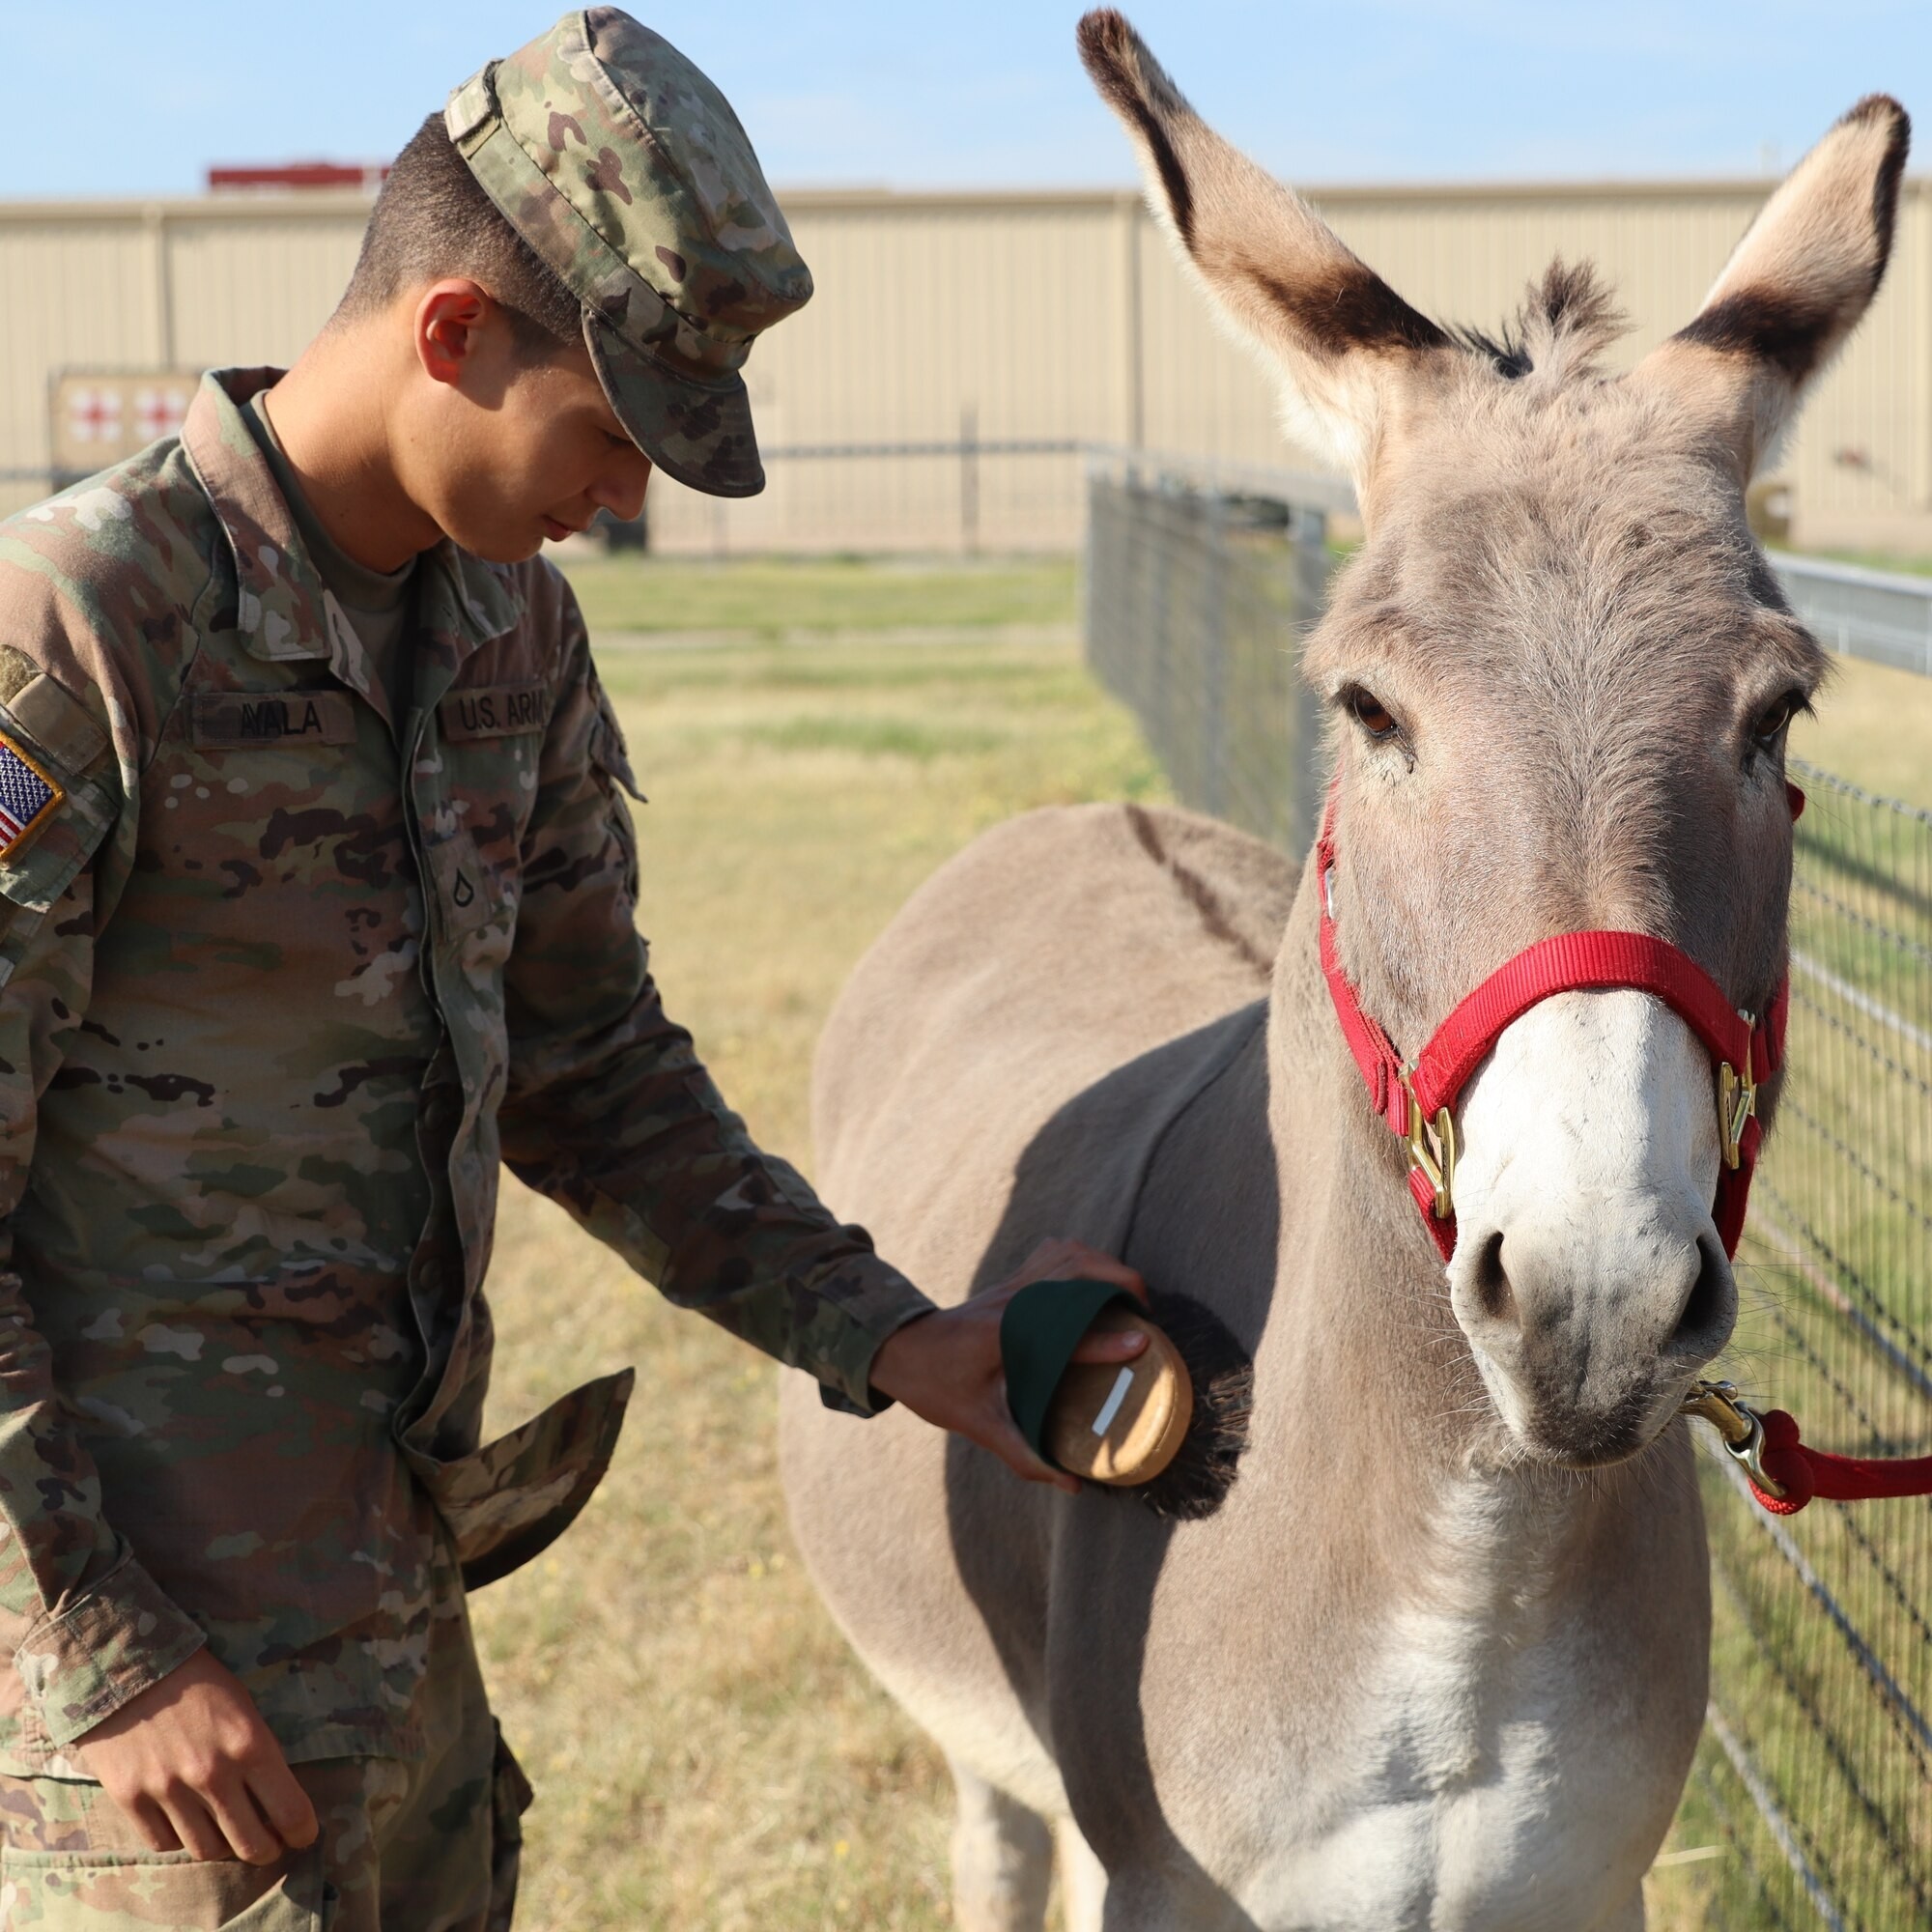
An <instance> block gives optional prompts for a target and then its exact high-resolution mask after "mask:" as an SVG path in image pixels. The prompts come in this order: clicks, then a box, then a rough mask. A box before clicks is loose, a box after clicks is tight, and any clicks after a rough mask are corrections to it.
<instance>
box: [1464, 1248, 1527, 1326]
mask: <svg viewBox="0 0 1932 1932" xmlns="http://www.w3.org/2000/svg"><path fill="white" fill-rule="evenodd" d="M1470 1286H1471V1287H1472V1288H1473V1289H1474V1290H1475V1294H1476V1304H1477V1306H1478V1307H1479V1308H1481V1309H1482V1311H1483V1313H1484V1314H1485V1315H1487V1316H1488V1317H1489V1318H1490V1320H1491V1321H1515V1320H1516V1291H1515V1290H1514V1289H1512V1288H1511V1287H1510V1278H1509V1271H1508V1270H1507V1269H1506V1268H1505V1267H1504V1266H1503V1237H1502V1235H1501V1233H1500V1232H1498V1233H1496V1234H1493V1235H1492V1236H1490V1238H1489V1239H1488V1240H1487V1241H1485V1242H1484V1243H1483V1245H1482V1248H1481V1250H1480V1251H1479V1252H1478V1254H1477V1256H1476V1268H1475V1277H1474V1279H1473V1281H1472V1282H1471V1284H1470Z"/></svg>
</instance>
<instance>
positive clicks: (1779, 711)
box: [1751, 691, 1810, 752]
mask: <svg viewBox="0 0 1932 1932" xmlns="http://www.w3.org/2000/svg"><path fill="white" fill-rule="evenodd" d="M1809 708H1810V706H1809V701H1808V700H1807V699H1806V697H1805V696H1804V693H1803V692H1802V691H1787V692H1785V693H1784V695H1783V696H1781V697H1778V698H1776V699H1775V700H1774V701H1773V702H1772V703H1770V704H1767V705H1766V706H1765V708H1764V709H1763V710H1762V711H1760V712H1759V713H1758V715H1757V717H1756V718H1755V720H1753V721H1752V724H1751V740H1752V742H1753V743H1754V744H1756V745H1757V746H1758V748H1759V749H1760V750H1762V751H1767V752H1768V751H1770V750H1771V749H1772V747H1773V746H1775V745H1776V743H1777V740H1778V738H1779V736H1780V735H1781V734H1782V732H1783V730H1784V727H1785V726H1786V725H1789V724H1790V723H1791V721H1792V720H1793V719H1794V718H1795V717H1797V715H1798V714H1799V713H1800V712H1801V711H1805V710H1808V709H1809Z"/></svg>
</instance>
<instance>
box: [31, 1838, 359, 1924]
mask: <svg viewBox="0 0 1932 1932" xmlns="http://www.w3.org/2000/svg"><path fill="white" fill-rule="evenodd" d="M322 1901H323V1876H322V1847H321V1846H320V1845H311V1846H310V1847H309V1849H308V1850H307V1851H305V1852H297V1853H296V1854H294V1856H293V1857H292V1858H291V1859H290V1860H289V1861H288V1862H287V1863H286V1864H284V1865H281V1866H279V1867H277V1866H273V1865H269V1866H259V1865H248V1864H243V1863H242V1862H241V1861H240V1860H239V1859H215V1860H201V1859H197V1858H195V1857H194V1855H193V1854H192V1853H190V1852H147V1851H140V1852H134V1851H90V1852H22V1851H14V1849H12V1848H11V1847H10V1848H8V1849H6V1850H0V1932H324V1923H325V1921H324V1918H323V1909H322Z"/></svg>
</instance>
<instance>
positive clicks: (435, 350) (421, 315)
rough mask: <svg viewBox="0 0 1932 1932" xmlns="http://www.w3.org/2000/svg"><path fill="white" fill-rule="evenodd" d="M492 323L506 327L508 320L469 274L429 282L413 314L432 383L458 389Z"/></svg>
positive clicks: (419, 355)
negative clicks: (486, 330) (485, 329)
mask: <svg viewBox="0 0 1932 1932" xmlns="http://www.w3.org/2000/svg"><path fill="white" fill-rule="evenodd" d="M493 324H494V325H495V326H496V327H500V328H507V327H509V319H508V317H507V316H506V315H505V314H504V313H503V311H502V310H501V309H500V308H499V307H498V306H497V302H496V301H495V299H494V298H492V296H491V294H490V292H489V290H487V289H486V288H484V287H483V285H482V284H481V283H480V282H472V281H471V280H469V277H468V276H467V275H443V276H441V277H440V278H439V279H438V280H436V281H434V282H431V283H430V285H429V286H428V287H427V288H425V289H423V290H421V291H419V292H418V293H417V295H416V296H415V298H414V308H413V310H412V314H411V325H412V328H413V330H414V333H415V348H416V360H417V361H418V362H420V363H421V364H422V369H423V374H424V375H426V376H427V377H428V378H429V379H430V381H431V382H432V383H445V384H449V385H450V386H451V387H453V388H460V387H461V386H462V385H463V380H464V378H465V376H466V375H467V374H468V373H469V370H470V368H471V367H472V365H473V361H474V357H475V355H476V350H477V346H478V342H479V339H480V334H481V331H482V330H483V329H484V328H486V327H490V326H491V325H493Z"/></svg>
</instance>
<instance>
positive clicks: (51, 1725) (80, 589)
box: [0, 490, 315, 1863]
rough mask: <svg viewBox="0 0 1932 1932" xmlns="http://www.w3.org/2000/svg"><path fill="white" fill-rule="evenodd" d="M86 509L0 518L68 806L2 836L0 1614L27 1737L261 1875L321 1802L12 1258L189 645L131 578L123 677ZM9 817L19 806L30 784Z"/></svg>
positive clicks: (34, 711) (35, 751) (3, 700)
mask: <svg viewBox="0 0 1932 1932" xmlns="http://www.w3.org/2000/svg"><path fill="white" fill-rule="evenodd" d="M110 494H111V493H108V492H106V491H104V490H97V491H96V492H95V493H94V497H95V498H96V499H104V498H107V497H109V496H110ZM79 500H80V503H81V505H82V507H90V508H92V510H93V512H94V518H93V524H92V526H91V529H92V535H91V536H90V535H89V534H88V532H89V530H90V526H89V525H88V524H87V523H86V522H85V521H84V520H83V519H81V518H80V517H79V516H78V515H77V514H76V513H75V508H74V502H73V500H72V498H71V497H70V498H62V499H59V504H58V511H59V513H58V514H57V506H56V505H46V506H43V511H42V513H40V514H39V516H38V520H37V522H31V523H30V522H24V521H16V522H15V523H14V524H12V525H9V526H5V527H4V528H0V639H4V641H0V705H4V707H5V708H4V710H0V735H4V736H5V738H6V739H8V740H9V741H11V743H12V745H13V746H14V748H15V749H16V750H17V751H18V752H20V753H25V754H26V755H27V756H28V757H29V758H31V759H32V760H33V761H34V763H35V764H36V765H37V766H39V767H40V769H41V771H42V772H43V775H44V776H45V777H47V778H50V779H52V780H53V781H55V782H57V783H58V784H59V786H60V788H61V792H62V794H63V796H62V797H61V798H60V799H59V801H58V802H57V804H54V805H52V806H51V807H49V808H48V809H47V810H46V811H45V813H44V816H43V818H42V819H41V820H40V821H39V822H38V823H36V824H34V825H33V827H32V836H31V837H30V838H18V839H13V838H9V837H7V836H4V833H5V828H4V827H0V844H4V845H6V846H7V848H8V849H6V850H4V851H0V1613H4V1614H5V1616H6V1617H7V1619H8V1620H9V1621H10V1622H11V1623H12V1625H13V1626H14V1628H15V1629H23V1630H24V1631H25V1635H24V1636H23V1637H22V1638H21V1640H20V1642H19V1645H18V1647H17V1649H16V1650H15V1652H14V1660H13V1661H14V1669H15V1671H16V1672H17V1674H18V1676H19V1679H20V1683H21V1687H22V1694H23V1695H24V1698H25V1700H26V1702H27V1704H28V1705H29V1706H31V1709H32V1714H33V1719H35V1720H36V1721H35V1722H34V1723H33V1724H32V1726H31V1730H32V1731H34V1732H37V1733H38V1737H39V1740H40V1741H41V1742H43V1743H44V1744H46V1745H49V1746H51V1747H54V1750H55V1751H56V1753H71V1754H57V1755H56V1756H55V1757H54V1759H53V1763H54V1765H55V1766H56V1767H61V1768H64V1770H65V1774H66V1775H68V1776H73V1775H74V1773H75V1766H76V1764H77V1765H78V1766H80V1767H82V1768H84V1771H85V1773H86V1774H87V1775H91V1776H95V1777H98V1778H99V1781H100V1783H101V1785H102V1786H103V1788H104V1789H105V1790H106V1791H107V1793H108V1795H109V1796H110V1797H111V1798H113V1799H114V1801H115V1802H116V1804H119V1805H120V1806H121V1807H122V1808H123V1809H124V1810H126V1811H127V1812H128V1814H129V1815H130V1816H131V1817H132V1818H133V1819H134V1821H135V1823H136V1825H137V1826H138V1827H139V1829H140V1831H141V1833H142V1834H143V1836H144V1837H145V1838H146V1839H147V1841H148V1843H149V1844H150V1845H151V1846H153V1848H154V1849H155V1850H156V1851H172V1850H175V1849H178V1848H181V1847H185V1848H186V1849H188V1850H189V1851H191V1852H193V1853H194V1854H195V1855H196V1856H197V1857H200V1858H208V1859H213V1858H229V1857H237V1858H242V1859H246V1860H249V1861H251V1862H257V1863H260V1862H266V1861H270V1860H271V1859H272V1858H274V1857H276V1856H279V1853H280V1848H281V1845H282V1844H284V1843H286V1844H292V1845H299V1844H306V1843H308V1842H309V1841H310V1840H311V1839H312V1838H313V1836H314V1833H315V1819H314V1815H313V1811H312V1809H311V1807H310V1806H309V1804H308V1800H307V1798H306V1796H305V1795H304V1794H303V1792H302V1790H301V1787H300V1786H299V1785H298V1784H297V1782H296V1781H295V1778H294V1776H293V1775H292V1774H291V1773H290V1771H289V1769H288V1766H287V1763H286V1762H285V1760H284V1758H283V1755H282V1751H281V1747H280V1746H279V1745H277V1744H276V1742H275V1740H274V1738H273V1737H272V1736H271V1735H270V1732H269V1730H268V1727H267V1726H266V1725H265V1724H264V1723H263V1721H262V1719H261V1716H260V1714H259V1713H258V1712H257V1711H256V1709H255V1706H254V1703H253V1701H252V1700H251V1699H250V1698H249V1696H248V1693H247V1691H246V1690H245V1689H244V1688H243V1687H242V1685H241V1682H240V1680H239V1679H238V1678H236V1677H235V1676H234V1675H233V1673H232V1672H230V1671H228V1670H227V1669H225V1668H224V1667H223V1666H222V1665H221V1664H220V1663H219V1662H216V1661H215V1659H214V1658H213V1656H211V1655H210V1654H209V1653H208V1651H207V1648H206V1644H207V1638H206V1635H205V1634H204V1633H203V1631H202V1629H201V1626H200V1625H199V1624H198V1623H196V1622H195V1620H194V1619H193V1618H192V1617H191V1616H190V1615H188V1613H187V1612H186V1611H185V1610H184V1609H183V1608H182V1607H181V1605H178V1604H176V1603H175V1602H174V1601H173V1599H172V1598H170V1597H169V1596H168V1595H167V1593H166V1592H165V1591H164V1590H162V1589H161V1587H160V1586H159V1585H158V1584H157V1583H156V1580H155V1578H154V1577H152V1576H151V1575H150V1574H149V1573H148V1571H147V1570H146V1569H145V1568H144V1567H143V1565H142V1564H141V1562H140V1561H139V1559H138V1558H137V1557H136V1556H135V1555H134V1553H133V1550H132V1549H131V1548H130V1547H129V1544H128V1539H127V1538H126V1537H125V1536H124V1535H123V1534H122V1533H121V1532H120V1530H118V1529H117V1528H116V1527H115V1525H114V1524H113V1522H111V1521H110V1520H108V1518H107V1516H106V1515H105V1513H104V1512H103V1511H102V1508H101V1493H100V1477H99V1471H98V1469H97V1467H96V1465H95V1463H94V1460H93V1458H92V1457H91V1456H90V1455H89V1454H88V1452H87V1449H86V1446H85V1444H84V1443H83V1441H82V1439H81V1435H80V1433H79V1431H78V1430H77V1428H76V1426H75V1417H74V1413H73V1410H72V1409H71V1407H70V1406H69V1405H68V1403H67V1402H66V1400H65V1399H64V1398H63V1396H62V1393H61V1391H60V1389H59V1388H58V1386H57V1385H56V1383H55V1380H54V1376H53V1359H52V1351H51V1350H50V1349H49V1347H48V1344H47V1342H46V1339H45V1337H44V1336H43V1334H42V1333H41V1332H40V1330H39V1329H38V1328H37V1327H36V1325H35V1316H34V1308H33V1302H34V1299H35V1298H36V1297H37V1296H41V1295H45V1294H50V1293H59V1292H60V1290H59V1288H58V1286H57V1285H56V1284H54V1283H50V1282H43V1281H40V1282H37V1281H31V1280H28V1279H27V1278H25V1276H24V1275H23V1273H22V1271H21V1270H20V1269H19V1268H18V1267H16V1266H15V1264H14V1263H15V1255H14V1247H15V1241H14V1214H15V1212H16V1211H17V1210H18V1208H19V1207H20V1204H21V1201H22V1199H23V1198H24V1196H25V1194H26V1191H27V1186H28V1182H29V1179H30V1176H31V1173H32V1170H33V1164H34V1160H35V1155H36V1151H37V1143H38V1139H39V1128H40V1107H41V1100H42V1096H43V1094H45V1093H46V1091H47V1089H48V1087H49V1086H50V1085H51V1084H52V1082H53V1081H54V1079H55V1078H56V1076H57V1075H58V1073H59V1071H60V1067H61V1065H62V1062H63V1061H64V1060H65V1058H66V1056H67V1051H68V1048H69V1046H70V1045H71V1042H72V1040H73V1038H74V1037H75V1036H76V1034H77V1033H78V1032H79V1030H80V1028H81V1026H82V1025H83V1024H84V1022H85V1020H86V1016H87V1009H88V1004H89V998H90V995H91V992H92V989H93V983H94V965H95V942H96V937H97V935H98V933H99V930H100V929H101V927H102V926H103V925H104V923H106V921H107V920H108V919H109V917H110V916H111V913H112V909H113V904H114V901H115V898H116V896H117V887H118V882H119V881H121V880H123V879H125V878H126V876H127V871H128V867H129V865H130V864H131V863H132V857H133V851H134V841H135V817H136V809H135V805H134V803H133V801H134V800H136V799H137V798H138V795H139V782H138V781H139V774H140V771H141V769H142V767H143V764H144V763H145V760H146V758H147V757H148V756H150V755H151V754H152V750H153V744H154V731H155V728H156V722H157V718H158V716H159V713H160V711H161V710H163V709H164V708H165V704H166V701H167V696H166V694H167V688H168V686H169V683H170V678H169V676H168V674H167V667H168V663H169V661H170V658H171V654H176V653H179V652H180V651H181V650H183V649H184V648H185V646H186V640H187V638H188V635H189V633H188V626H187V624H186V621H185V615H186V613H185V611H184V610H183V609H182V608H181V607H180V605H179V603H178V602H177V601H176V600H175V599H174V598H171V597H170V596H168V595H166V594H164V593H163V592H162V591H161V590H160V589H158V588H156V586H153V585H146V584H142V583H141V582H140V580H139V576H138V574H135V582H134V587H133V589H132V590H131V591H130V592H129V593H128V597H127V598H126V599H125V600H124V601H125V602H126V603H127V604H128V606H129V608H130V609H131V611H132V615H133V616H134V617H137V618H138V619H139V620H140V633H141V637H142V639H143V643H144V646H145V647H146V649H147V650H148V652H149V654H150V657H151V659H152V660H153V661H152V662H151V663H149V664H147V665H146V666H145V667H144V669H145V670H146V671H147V672H150V673H152V674H151V675H145V676H143V677H142V678H140V679H139V681H138V682H139V688H138V689H136V688H134V687H133V686H131V685H130V683H129V681H128V679H127V678H126V677H125V676H124V675H123V673H122V671H121V669H120V668H117V665H116V662H115V654H114V652H113V650H112V649H111V647H110V645H109V644H108V642H107V641H106V640H105V638H104V635H103V631H102V630H101V629H100V628H99V627H96V626H94V625H92V624H90V623H89V622H88V621H87V620H86V619H85V618H84V616H82V615H81V614H80V613H81V612H82V611H84V610H85V609H86V608H88V607H89V606H91V605H92V604H93V603H94V602H95V596H94V590H93V586H92V585H91V584H90V582H89V577H90V574H91V573H92V572H94V571H96V570H97V569H99V570H102V571H108V570H110V569H111V568H112V567H113V565H114V562H115V557H114V551H113V541H112V540H113V539H114V538H116V537H118V536H120V535H122V534H123V531H122V526H124V525H127V524H128V523H130V522H131V519H129V518H128V517H125V516H122V515H119V514H118V513H113V512H112V509H111V504H106V505H105V506H104V507H103V504H102V502H101V501H99V500H97V501H94V502H92V503H91V504H90V503H89V500H88V499H87V498H85V497H83V498H81V499H79ZM115 500H119V499H115ZM156 522H158V519H156ZM150 534H151V535H152V532H151V533H150ZM172 534H174V535H175V536H176V540H177V543H178V544H179V543H180V533H179V532H173V533H172ZM189 562H190V565H191V563H192V553H191V552H190V553H189ZM169 587H170V588H172V586H169ZM148 593H152V594H148ZM14 779H15V780H16V781H17V773H14ZM9 803H10V806H12V807H14V808H15V809H17V807H18V805H19V795H18V792H17V789H16V791H15V793H14V796H13V797H12V798H11V799H10V801H9ZM92 1420H93V1421H94V1422H95V1424H96V1426H97V1427H99V1426H105V1427H117V1426H118V1427H123V1428H133V1429H138V1428H139V1427H140V1423H139V1418H137V1417H134V1416H128V1415H120V1414H115V1415H110V1416H97V1417H94V1418H92ZM8 1701H10V1702H12V1701H14V1700H13V1699H9V1700H8Z"/></svg>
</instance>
